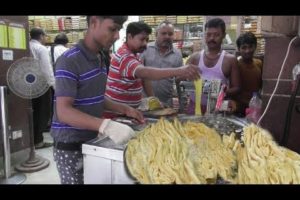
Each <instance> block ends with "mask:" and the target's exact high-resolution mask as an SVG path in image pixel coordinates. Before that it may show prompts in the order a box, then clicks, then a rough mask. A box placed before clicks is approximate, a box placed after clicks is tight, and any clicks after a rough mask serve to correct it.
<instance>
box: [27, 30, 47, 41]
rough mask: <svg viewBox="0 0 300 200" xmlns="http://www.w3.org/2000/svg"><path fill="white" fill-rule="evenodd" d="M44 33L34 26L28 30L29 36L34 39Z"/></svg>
mask: <svg viewBox="0 0 300 200" xmlns="http://www.w3.org/2000/svg"><path fill="white" fill-rule="evenodd" d="M43 35H46V33H45V31H44V30H43V29H41V28H38V27H34V28H32V29H31V30H30V38H31V39H34V40H39V39H40V38H41V36H43Z"/></svg>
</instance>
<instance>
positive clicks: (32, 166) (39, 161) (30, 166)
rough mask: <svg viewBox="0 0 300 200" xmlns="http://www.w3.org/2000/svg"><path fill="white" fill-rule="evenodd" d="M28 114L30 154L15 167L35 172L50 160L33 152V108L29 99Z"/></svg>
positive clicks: (46, 165) (19, 169)
mask: <svg viewBox="0 0 300 200" xmlns="http://www.w3.org/2000/svg"><path fill="white" fill-rule="evenodd" d="M28 115H29V136H30V154H29V158H28V159H27V160H26V161H25V162H23V163H21V164H19V165H17V166H16V167H15V168H16V170H18V171H20V172H26V173H31V172H37V171H40V170H42V169H45V168H47V167H48V166H49V164H50V161H49V160H48V159H45V158H42V157H40V156H36V153H35V148H34V135H33V109H32V106H31V100H29V107H28Z"/></svg>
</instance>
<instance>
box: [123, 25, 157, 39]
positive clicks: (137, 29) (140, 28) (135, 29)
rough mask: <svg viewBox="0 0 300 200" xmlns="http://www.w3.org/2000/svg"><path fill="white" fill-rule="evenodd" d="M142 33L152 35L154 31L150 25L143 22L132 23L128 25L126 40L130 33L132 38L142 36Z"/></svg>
mask: <svg viewBox="0 0 300 200" xmlns="http://www.w3.org/2000/svg"><path fill="white" fill-rule="evenodd" d="M142 32H145V33H147V34H149V35H150V34H151V33H152V29H151V27H150V26H149V25H148V24H146V23H145V22H143V21H139V22H131V23H129V24H128V26H127V29H126V38H127V36H128V34H129V33H130V34H131V36H132V37H134V36H135V35H137V34H140V33H142Z"/></svg>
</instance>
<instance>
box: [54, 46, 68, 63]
mask: <svg viewBox="0 0 300 200" xmlns="http://www.w3.org/2000/svg"><path fill="white" fill-rule="evenodd" d="M68 49H69V48H67V47H65V46H64V45H62V44H58V45H56V46H55V47H54V53H53V56H54V63H55V62H56V60H57V58H58V57H59V56H60V55H61V54H63V53H64V52H65V51H66V50H68Z"/></svg>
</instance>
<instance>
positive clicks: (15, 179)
mask: <svg viewBox="0 0 300 200" xmlns="http://www.w3.org/2000/svg"><path fill="white" fill-rule="evenodd" d="M6 96H7V88H6V86H0V101H1V102H0V103H1V130H2V131H1V132H2V138H3V157H4V176H5V177H4V178H1V179H0V184H21V183H23V182H24V181H25V180H26V176H25V175H24V174H21V173H14V174H11V166H10V165H11V163H10V161H11V155H10V145H9V134H8V123H7V119H8V117H7V116H8V115H7V104H6Z"/></svg>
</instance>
